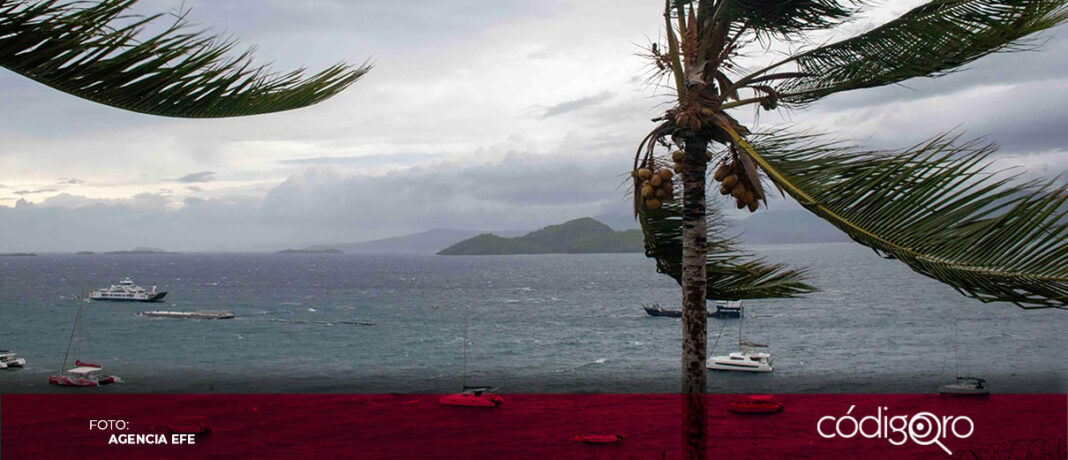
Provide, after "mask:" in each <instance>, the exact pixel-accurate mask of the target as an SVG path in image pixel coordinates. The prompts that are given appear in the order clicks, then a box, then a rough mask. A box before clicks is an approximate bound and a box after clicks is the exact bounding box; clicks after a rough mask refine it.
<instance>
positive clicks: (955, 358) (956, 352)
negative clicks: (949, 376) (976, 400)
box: [953, 320, 960, 379]
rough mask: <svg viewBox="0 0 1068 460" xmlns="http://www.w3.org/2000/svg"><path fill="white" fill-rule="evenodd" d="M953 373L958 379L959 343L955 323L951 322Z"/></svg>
mask: <svg viewBox="0 0 1068 460" xmlns="http://www.w3.org/2000/svg"><path fill="white" fill-rule="evenodd" d="M953 373H954V374H957V378H958V379H959V378H960V341H959V340H958V339H957V321H956V320H954V321H953Z"/></svg>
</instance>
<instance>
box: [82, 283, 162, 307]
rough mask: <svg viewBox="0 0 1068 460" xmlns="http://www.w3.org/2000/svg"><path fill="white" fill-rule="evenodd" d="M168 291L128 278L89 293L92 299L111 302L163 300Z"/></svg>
mask: <svg viewBox="0 0 1068 460" xmlns="http://www.w3.org/2000/svg"><path fill="white" fill-rule="evenodd" d="M166 295H167V291H163V292H157V291H156V286H152V290H151V291H149V290H145V288H143V287H141V286H138V285H136V284H134V282H133V280H131V279H130V278H126V279H124V280H122V281H119V284H112V285H111V287H109V288H107V289H97V290H95V291H92V292H90V293H89V299H90V300H104V301H111V302H161V301H163V297H165V296H166Z"/></svg>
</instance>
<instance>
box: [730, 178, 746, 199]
mask: <svg viewBox="0 0 1068 460" xmlns="http://www.w3.org/2000/svg"><path fill="white" fill-rule="evenodd" d="M731 196H733V197H735V198H737V199H739V200H742V197H743V196H745V186H744V185H742V183H741V182H739V183H737V184H735V185H734V188H733V189H731ZM742 201H743V202H744V201H745V200H742Z"/></svg>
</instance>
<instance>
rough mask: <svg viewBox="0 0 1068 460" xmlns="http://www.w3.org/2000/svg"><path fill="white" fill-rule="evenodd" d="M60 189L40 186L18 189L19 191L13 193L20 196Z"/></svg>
mask: <svg viewBox="0 0 1068 460" xmlns="http://www.w3.org/2000/svg"><path fill="white" fill-rule="evenodd" d="M58 191H59V189H54V188H38V189H31V190H17V191H14V192H12V193H14V194H16V195H19V196H24V195H36V194H38V193H50V192H58Z"/></svg>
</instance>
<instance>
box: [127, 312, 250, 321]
mask: <svg viewBox="0 0 1068 460" xmlns="http://www.w3.org/2000/svg"><path fill="white" fill-rule="evenodd" d="M138 315H141V316H153V317H159V318H187V319H230V318H233V317H234V314H233V313H230V312H228V311H217V310H199V311H143V312H141V313H138Z"/></svg>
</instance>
